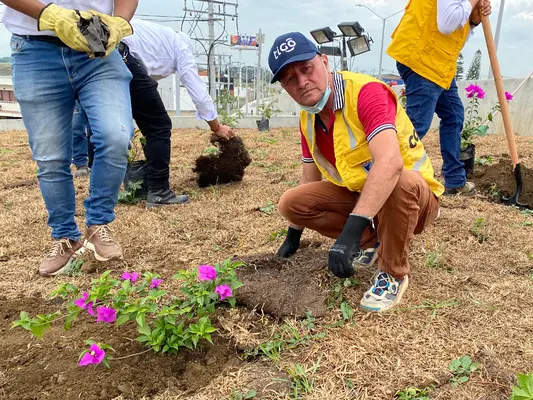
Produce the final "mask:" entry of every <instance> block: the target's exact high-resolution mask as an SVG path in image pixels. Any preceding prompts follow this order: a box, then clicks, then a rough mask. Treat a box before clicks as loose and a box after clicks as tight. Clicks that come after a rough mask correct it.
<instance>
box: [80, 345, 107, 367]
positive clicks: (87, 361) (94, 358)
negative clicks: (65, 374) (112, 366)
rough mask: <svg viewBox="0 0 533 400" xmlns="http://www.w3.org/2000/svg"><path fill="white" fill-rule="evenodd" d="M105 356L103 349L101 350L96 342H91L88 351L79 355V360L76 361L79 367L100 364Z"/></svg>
mask: <svg viewBox="0 0 533 400" xmlns="http://www.w3.org/2000/svg"><path fill="white" fill-rule="evenodd" d="M104 358H105V351H104V350H102V349H101V348H100V347H98V345H97V344H96V343H93V344H91V347H89V351H88V352H87V353H85V354H84V355H83V357H81V359H80V361H78V365H79V366H80V367H85V366H87V365H91V364H95V365H98V364H100V363H101V362H102V361H103V360H104Z"/></svg>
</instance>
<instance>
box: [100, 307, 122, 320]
mask: <svg viewBox="0 0 533 400" xmlns="http://www.w3.org/2000/svg"><path fill="white" fill-rule="evenodd" d="M96 312H97V314H98V316H97V317H96V322H105V323H106V324H110V323H111V322H115V321H116V319H117V310H114V309H112V308H108V307H98V308H97V309H96Z"/></svg>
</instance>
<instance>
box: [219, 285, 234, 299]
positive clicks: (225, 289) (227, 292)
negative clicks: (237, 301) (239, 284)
mask: <svg viewBox="0 0 533 400" xmlns="http://www.w3.org/2000/svg"><path fill="white" fill-rule="evenodd" d="M215 292H217V293H218V295H219V296H220V300H224V299H225V298H226V297H231V296H233V292H232V290H231V288H230V287H229V286H228V285H219V286H217V287H216V289H215Z"/></svg>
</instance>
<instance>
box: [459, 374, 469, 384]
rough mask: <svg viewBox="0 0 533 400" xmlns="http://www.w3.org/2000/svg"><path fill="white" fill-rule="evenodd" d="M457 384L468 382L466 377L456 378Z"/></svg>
mask: <svg viewBox="0 0 533 400" xmlns="http://www.w3.org/2000/svg"><path fill="white" fill-rule="evenodd" d="M457 382H458V383H465V382H468V376H461V377H459V378H457Z"/></svg>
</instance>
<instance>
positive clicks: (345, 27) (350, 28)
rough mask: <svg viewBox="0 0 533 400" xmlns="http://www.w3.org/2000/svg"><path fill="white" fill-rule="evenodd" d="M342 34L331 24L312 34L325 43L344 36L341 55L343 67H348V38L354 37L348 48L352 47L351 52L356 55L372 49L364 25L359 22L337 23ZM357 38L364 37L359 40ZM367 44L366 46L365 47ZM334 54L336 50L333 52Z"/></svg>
mask: <svg viewBox="0 0 533 400" xmlns="http://www.w3.org/2000/svg"><path fill="white" fill-rule="evenodd" d="M337 27H338V28H339V30H340V31H341V33H340V34H337V33H335V32H334V31H333V30H332V29H331V28H330V27H329V26H326V27H324V28H319V29H315V30H312V31H311V36H313V39H315V41H316V42H317V43H318V44H324V43H329V42H333V40H334V39H335V38H342V51H340V56H341V64H342V66H341V69H342V70H345V71H346V70H347V69H348V65H347V64H348V62H347V60H346V38H347V37H349V38H352V39H350V40H349V41H348V48H349V49H350V54H351V55H352V56H356V55H358V54H362V53H365V52H366V51H369V50H370V45H369V43H368V38H367V37H366V36H365V34H364V29H363V27H362V26H361V25H360V24H359V22H341V23H340V24H338V25H337ZM357 39H362V42H361V41H357ZM365 45H366V48H365ZM332 53H333V54H334V53H335V52H332Z"/></svg>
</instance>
